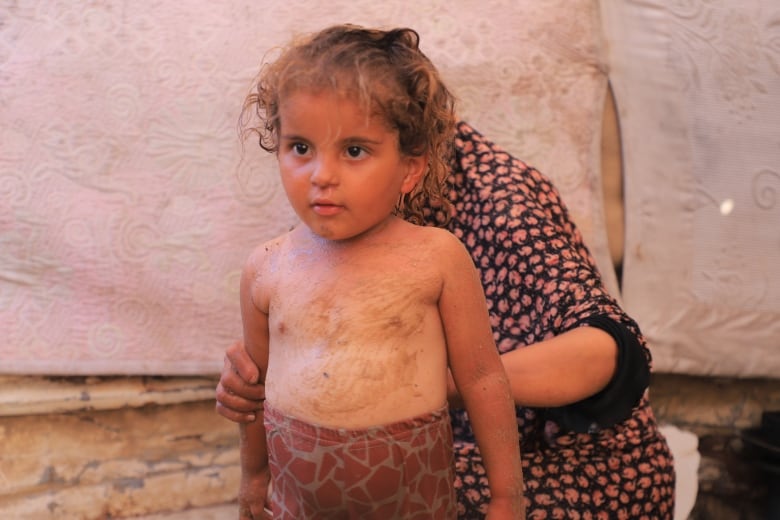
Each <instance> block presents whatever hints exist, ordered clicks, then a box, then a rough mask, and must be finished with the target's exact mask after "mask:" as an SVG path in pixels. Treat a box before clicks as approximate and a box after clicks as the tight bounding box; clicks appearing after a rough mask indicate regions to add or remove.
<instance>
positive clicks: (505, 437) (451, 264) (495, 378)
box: [439, 237, 525, 520]
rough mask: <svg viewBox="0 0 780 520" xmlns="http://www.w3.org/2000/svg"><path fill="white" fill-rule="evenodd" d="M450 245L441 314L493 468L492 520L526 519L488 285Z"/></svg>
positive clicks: (454, 366) (458, 381)
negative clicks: (492, 326)
mask: <svg viewBox="0 0 780 520" xmlns="http://www.w3.org/2000/svg"><path fill="white" fill-rule="evenodd" d="M446 247H447V249H448V250H447V251H445V253H444V254H443V255H442V258H444V266H443V274H444V282H443V286H442V292H441V296H440V299H439V312H440V313H441V319H442V323H443V325H444V332H445V335H446V338H447V354H448V358H449V364H450V370H451V371H452V376H453V379H454V380H455V385H456V386H457V388H458V391H459V392H460V395H461V396H462V398H463V402H464V404H465V406H466V410H467V411H468V414H469V418H470V420H471V423H472V427H473V429H474V434H475V436H476V439H477V444H478V445H479V450H480V453H481V454H482V457H483V460H484V462H485V468H486V470H487V477H488V482H489V484H490V495H491V502H490V508H489V510H488V518H489V519H491V520H495V519H499V518H501V519H504V518H506V519H512V520H516V519H518V518H525V507H524V499H523V476H522V463H521V460H520V439H519V435H518V431H517V420H516V418H515V408H514V402H513V400H512V396H511V392H510V388H509V381H508V379H507V376H506V373H505V372H504V368H503V365H502V364H501V359H500V357H499V354H498V351H497V349H496V346H495V342H494V340H493V334H492V330H491V327H490V320H489V317H488V310H487V304H486V303H485V295H484V291H483V288H482V284H481V282H480V279H479V274H478V273H477V270H476V269H475V267H474V264H473V263H472V261H471V258H470V257H469V255H468V253H467V252H466V249H465V248H464V247H463V245H462V244H461V243H460V242H458V241H457V239H456V238H455V237H452V240H450V241H448V242H447V245H446Z"/></svg>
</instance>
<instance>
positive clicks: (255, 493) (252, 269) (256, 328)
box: [238, 248, 270, 520]
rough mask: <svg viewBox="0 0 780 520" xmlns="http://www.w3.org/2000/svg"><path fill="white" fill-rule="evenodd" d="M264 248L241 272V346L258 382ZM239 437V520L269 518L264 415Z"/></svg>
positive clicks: (264, 319) (263, 329)
mask: <svg viewBox="0 0 780 520" xmlns="http://www.w3.org/2000/svg"><path fill="white" fill-rule="evenodd" d="M261 251H263V248H258V250H257V251H255V252H254V253H253V254H252V255H251V256H250V257H249V260H248V261H247V263H246V265H245V266H244V270H243V271H242V273H241V290H240V294H241V296H240V298H241V320H242V322H243V328H244V345H246V350H247V353H248V354H249V355H250V357H251V358H252V360H253V361H254V362H255V363H256V364H257V366H258V368H259V371H260V380H259V382H260V383H263V382H264V381H265V375H266V370H267V367H268V314H267V309H268V305H267V302H263V301H262V300H263V295H262V291H261V288H260V287H259V285H258V282H259V281H260V279H259V270H260V266H262V261H263V258H262V253H261ZM239 429H240V434H241V488H240V490H239V497H238V501H239V519H240V520H250V519H252V518H255V519H259V518H270V516H266V515H265V513H263V506H264V505H265V503H266V494H267V492H268V490H269V489H270V488H269V483H270V472H269V469H268V451H267V449H266V439H265V428H264V426H263V412H262V410H260V411H259V413H258V414H257V419H255V420H254V421H253V422H250V423H246V424H241V425H239Z"/></svg>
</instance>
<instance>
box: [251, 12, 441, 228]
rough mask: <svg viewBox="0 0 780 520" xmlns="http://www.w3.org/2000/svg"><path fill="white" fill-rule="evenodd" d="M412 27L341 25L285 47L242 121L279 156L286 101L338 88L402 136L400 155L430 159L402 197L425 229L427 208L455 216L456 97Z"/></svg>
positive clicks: (401, 210) (402, 211)
mask: <svg viewBox="0 0 780 520" xmlns="http://www.w3.org/2000/svg"><path fill="white" fill-rule="evenodd" d="M419 43H420V37H419V35H418V34H417V32H416V31H414V30H413V29H408V28H397V29H390V30H379V29H368V28H363V27H359V26H356V25H336V26H333V27H329V28H327V29H324V30H322V31H320V32H318V33H316V34H314V35H311V36H308V37H306V38H304V39H302V40H298V41H293V42H292V43H291V44H290V46H288V47H286V48H284V49H282V52H281V54H280V55H279V57H278V58H277V59H276V60H275V61H273V62H271V63H266V64H264V65H263V67H262V68H261V70H260V74H259V75H258V77H257V78H256V80H255V82H254V85H253V89H252V92H251V93H250V94H249V95H248V96H247V97H246V99H245V100H244V105H243V110H242V112H241V117H240V119H239V132H240V134H241V137H242V139H246V138H247V137H248V136H249V134H255V135H256V137H257V139H258V144H259V145H260V147H261V148H263V149H264V150H266V151H268V152H272V153H276V152H277V151H278V146H279V124H280V121H279V105H280V99H281V97H282V96H285V95H289V94H290V93H292V92H294V91H296V90H299V89H305V90H311V91H314V92H316V91H320V90H332V91H334V92H338V93H339V94H341V95H349V96H351V97H352V96H355V98H356V99H357V100H358V102H359V103H361V104H362V105H363V107H364V108H365V109H366V110H367V111H370V112H371V113H372V114H376V115H379V116H381V117H383V118H384V119H385V120H386V122H387V123H388V124H389V125H390V128H393V129H395V130H397V131H398V141H399V150H400V152H401V153H402V154H404V155H407V156H415V157H419V156H423V155H426V154H427V156H428V168H427V170H426V172H425V174H424V175H423V178H422V180H421V181H420V182H419V183H418V184H417V186H415V188H414V189H413V190H412V192H411V193H409V194H407V195H405V196H403V197H400V198H399V201H398V204H397V206H396V211H395V212H396V214H397V215H399V216H401V217H402V218H404V219H406V220H408V221H410V222H413V223H416V224H421V223H422V222H423V210H424V208H426V207H429V208H436V209H437V210H444V214H449V202H448V200H447V198H446V194H445V187H446V181H447V177H448V173H449V160H450V157H451V153H452V142H453V138H454V134H455V98H454V96H453V95H452V94H451V93H450V91H449V89H447V87H446V86H445V85H444V83H443V82H442V80H441V78H440V76H439V73H438V71H437V70H436V67H435V66H434V65H433V63H431V61H430V60H429V59H428V58H427V57H426V56H425V54H423V52H422V51H421V50H420V47H419Z"/></svg>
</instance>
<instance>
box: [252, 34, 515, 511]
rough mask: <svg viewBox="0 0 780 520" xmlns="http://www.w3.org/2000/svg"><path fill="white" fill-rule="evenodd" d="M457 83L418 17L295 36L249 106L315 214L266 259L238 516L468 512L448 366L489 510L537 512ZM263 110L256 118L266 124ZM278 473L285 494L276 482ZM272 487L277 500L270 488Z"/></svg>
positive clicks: (296, 201)
mask: <svg viewBox="0 0 780 520" xmlns="http://www.w3.org/2000/svg"><path fill="white" fill-rule="evenodd" d="M453 104H454V102H453V97H452V95H451V94H450V93H449V91H448V90H447V88H446V87H445V86H444V85H443V83H442V82H441V80H440V78H439V75H438V73H437V71H436V69H435V68H434V66H433V65H432V64H431V62H430V61H429V60H428V59H427V58H426V57H425V55H424V54H423V53H422V52H421V51H420V49H419V47H418V35H417V33H415V32H414V31H412V30H410V29H395V30H390V31H380V30H370V29H363V28H360V27H356V26H349V25H345V26H336V27H332V28H329V29H326V30H324V31H322V32H320V33H318V34H316V35H314V36H312V37H310V38H308V39H306V40H303V41H301V42H297V43H295V44H293V45H292V46H290V47H289V48H288V49H286V50H285V51H284V52H283V53H282V55H281V56H280V57H279V58H278V59H277V60H276V61H275V62H274V63H272V64H269V65H267V66H266V67H265V68H263V70H262V71H261V74H260V77H259V79H258V81H257V88H256V91H255V92H254V93H253V94H251V95H250V96H249V97H248V98H247V100H246V102H245V105H244V117H242V125H243V128H244V131H245V132H256V133H257V134H258V136H259V143H260V146H261V147H262V148H263V149H265V150H267V151H269V152H273V153H275V154H276V156H277V159H278V163H279V169H280V173H281V180H282V185H283V186H284V189H285V192H286V194H287V197H288V199H289V201H290V204H291V205H292V207H293V209H294V210H295V212H296V213H297V215H298V217H299V218H300V220H301V224H300V225H298V226H297V227H296V228H295V229H293V230H292V231H290V232H289V233H286V234H285V235H282V236H280V237H277V238H275V239H273V240H271V241H269V242H267V243H265V244H263V245H261V246H260V247H258V248H257V249H256V250H255V251H254V252H253V253H252V254H251V255H250V256H249V259H248V261H247V263H246V265H245V267H244V270H243V273H242V279H241V312H242V319H243V324H244V342H245V345H246V348H247V350H248V352H249V353H250V355H251V357H252V358H253V360H254V361H255V362H256V363H257V364H258V365H259V367H260V369H261V374H262V379H264V383H265V386H266V399H267V400H266V401H265V406H264V410H263V412H262V417H263V419H264V420H263V421H255V422H254V423H250V424H247V425H242V426H241V434H242V435H241V464H242V483H241V490H240V492H239V504H240V514H241V519H242V520H245V519H250V518H269V517H270V515H269V513H267V512H263V505H264V504H265V503H268V504H270V507H271V510H272V511H273V517H274V518H285V519H305V518H318V519H319V518H361V519H365V518H375V519H383V520H384V519H392V518H397V519H411V518H420V519H444V518H454V517H455V503H454V492H453V478H454V476H453V453H452V431H451V426H450V419H449V415H448V412H447V402H446V396H447V378H448V368H449V370H450V371H451V373H452V376H453V379H454V382H455V384H456V386H457V388H458V390H459V392H460V394H461V395H462V397H463V401H464V403H465V406H466V408H467V410H468V412H469V416H470V419H471V423H472V425H473V430H474V433H475V436H476V439H477V442H478V443H479V447H480V451H481V455H482V458H483V459H484V463H485V467H486V469H487V473H488V478H489V483H490V495H491V502H490V506H489V510H488V518H490V519H493V520H495V519H511V520H515V519H517V518H524V504H523V498H522V497H523V483H522V475H521V469H520V453H519V439H518V431H517V423H516V420H515V411H514V404H513V401H512V399H511V396H510V390H509V385H508V381H507V378H506V375H505V373H504V370H503V368H502V365H501V361H500V358H499V356H498V352H497V349H496V346H495V343H494V341H493V336H492V332H491V328H490V324H489V320H488V313H487V308H486V303H485V297H484V294H483V291H482V285H481V282H480V279H479V276H478V274H477V271H476V269H475V267H474V265H473V263H472V261H471V258H470V257H469V255H468V253H467V252H466V250H465V248H464V247H463V245H462V244H461V243H460V242H459V241H458V240H457V239H456V238H455V237H454V236H453V235H451V234H450V233H449V232H447V231H445V230H443V229H439V228H434V227H422V226H418V225H415V223H420V222H422V210H423V208H424V207H431V206H433V207H439V208H441V209H442V211H447V210H448V207H447V202H446V198H445V197H444V195H443V184H444V179H445V178H446V176H447V173H448V169H447V167H448V162H447V161H448V153H449V151H450V145H451V140H452V137H453V134H454V123H455V117H454V113H453ZM249 116H256V117H257V118H258V119H259V121H258V122H257V124H252V123H250V122H249V121H248V119H247V118H248V117H249ZM269 489H272V491H271V492H270V493H269ZM267 495H270V496H267Z"/></svg>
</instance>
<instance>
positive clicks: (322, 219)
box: [278, 91, 426, 240]
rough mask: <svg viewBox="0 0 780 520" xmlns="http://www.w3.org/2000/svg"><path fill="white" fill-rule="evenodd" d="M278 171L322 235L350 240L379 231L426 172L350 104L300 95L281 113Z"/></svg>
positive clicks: (331, 96) (390, 134) (394, 136)
mask: <svg viewBox="0 0 780 520" xmlns="http://www.w3.org/2000/svg"><path fill="white" fill-rule="evenodd" d="M279 116H280V135H279V151H278V160H279V169H280V172H281V176H282V184H283V186H284V189H285V192H286V193H287V198H288V199H289V200H290V203H291V204H292V206H293V209H294V210H295V212H296V213H297V214H298V217H299V218H300V219H301V220H302V221H303V222H304V223H305V224H306V225H307V226H308V227H309V228H310V229H311V230H312V231H314V232H315V233H316V234H318V235H320V236H322V237H323V238H327V239H330V240H344V239H348V238H353V237H356V236H359V235H363V234H365V233H368V232H370V231H372V230H374V229H377V228H379V227H380V226H381V225H382V224H383V223H384V222H385V221H386V219H387V217H388V216H389V215H390V214H391V213H392V211H393V208H394V207H395V205H396V202H397V201H398V198H399V196H400V195H401V194H402V193H408V192H409V191H411V190H412V188H414V186H415V184H416V183H417V182H418V181H419V179H420V177H421V176H422V173H423V172H424V170H425V167H426V161H425V158H424V157H408V156H404V155H402V154H401V153H400V151H399V149H398V133H397V132H396V131H394V130H391V129H389V128H388V126H387V125H386V124H384V122H383V121H382V120H381V119H380V118H378V117H371V118H367V117H366V113H365V112H364V111H363V110H362V108H361V106H360V105H359V104H358V103H357V102H355V101H352V100H350V99H349V98H347V97H344V96H339V95H337V94H335V93H332V92H328V91H325V92H323V93H318V94H311V93H308V92H295V93H293V94H291V95H289V96H286V97H285V98H284V99H283V100H282V102H281V103H280V106H279Z"/></svg>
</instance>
